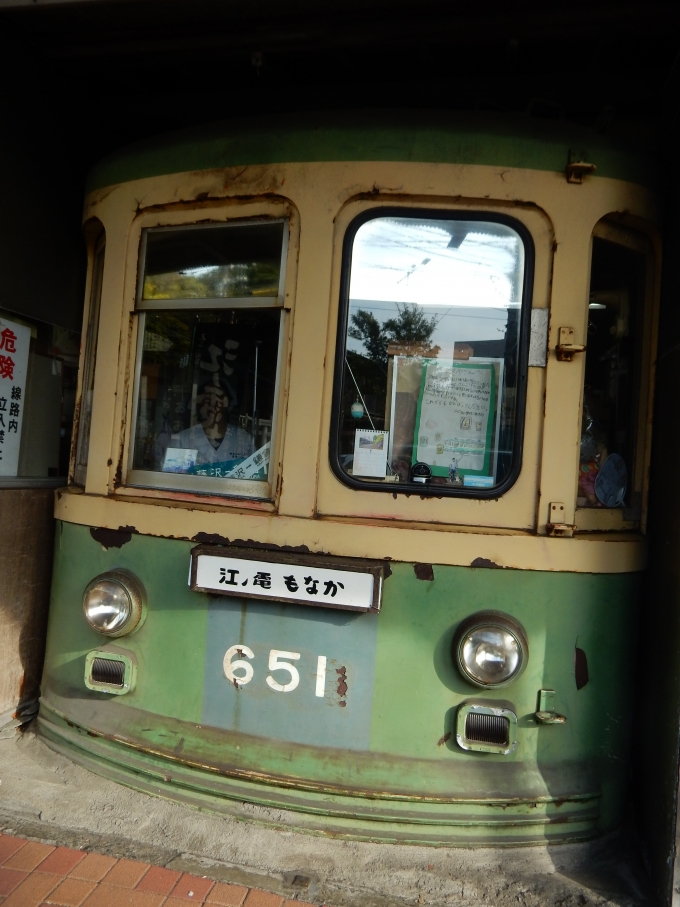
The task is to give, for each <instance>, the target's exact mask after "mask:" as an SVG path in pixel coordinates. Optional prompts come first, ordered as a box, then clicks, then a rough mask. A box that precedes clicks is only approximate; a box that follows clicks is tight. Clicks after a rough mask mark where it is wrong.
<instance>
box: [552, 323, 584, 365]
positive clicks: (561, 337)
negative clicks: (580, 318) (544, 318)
mask: <svg viewBox="0 0 680 907" xmlns="http://www.w3.org/2000/svg"><path fill="white" fill-rule="evenodd" d="M585 351H586V348H585V346H584V345H583V344H582V343H574V329H573V328H560V329H559V331H558V333H557V346H556V347H555V353H556V354H557V358H558V359H559V361H560V362H571V361H572V360H573V358H574V356H575V355H576V353H585Z"/></svg>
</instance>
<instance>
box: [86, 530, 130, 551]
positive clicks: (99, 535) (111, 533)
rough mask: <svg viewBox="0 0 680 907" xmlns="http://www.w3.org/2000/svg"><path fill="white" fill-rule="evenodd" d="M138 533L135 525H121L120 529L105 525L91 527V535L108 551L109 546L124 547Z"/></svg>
mask: <svg viewBox="0 0 680 907" xmlns="http://www.w3.org/2000/svg"><path fill="white" fill-rule="evenodd" d="M136 534H137V530H136V529H135V527H134V526H119V527H118V529H106V528H104V527H102V528H100V529H95V528H91V529H90V535H91V536H92V538H93V539H94V540H95V542H99V544H100V545H101V546H102V548H105V549H106V550H107V551H108V549H109V548H122V547H123V545H127V543H128V542H129V541H130V539H131V538H132V536H133V535H136Z"/></svg>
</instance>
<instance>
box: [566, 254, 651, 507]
mask: <svg viewBox="0 0 680 907" xmlns="http://www.w3.org/2000/svg"><path fill="white" fill-rule="evenodd" d="M645 277H646V256H645V255H644V254H643V253H642V252H638V251H634V250H633V249H630V248H627V247H625V246H622V245H618V244H616V243H614V242H609V241H608V240H604V239H600V238H594V239H593V255H592V268H591V277H590V300H589V306H588V341H587V353H586V364H585V384H584V389H583V421H582V429H581V431H582V433H581V448H580V462H579V476H578V498H577V504H578V506H579V507H623V506H624V505H626V504H628V503H630V501H629V498H630V485H631V480H632V470H633V466H634V453H635V427H636V421H637V419H636V417H637V411H638V403H639V401H638V394H637V388H638V387H639V382H640V358H641V353H642V333H643V325H642V317H643V308H644V306H643V302H644V292H645Z"/></svg>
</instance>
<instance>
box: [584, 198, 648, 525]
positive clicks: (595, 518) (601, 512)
mask: <svg viewBox="0 0 680 907" xmlns="http://www.w3.org/2000/svg"><path fill="white" fill-rule="evenodd" d="M645 227H647V229H645ZM595 239H602V240H604V241H605V242H609V243H612V244H614V245H618V246H621V247H622V248H625V249H630V250H631V251H633V252H637V253H639V254H640V255H644V257H645V267H646V273H645V281H644V291H643V299H642V330H643V335H642V337H641V338H640V361H639V369H640V382H639V387H638V388H637V405H636V406H635V410H634V413H635V416H634V427H633V431H634V435H635V440H634V445H633V462H632V463H631V464H630V467H629V485H630V488H629V493H630V495H631V497H630V502H629V504H627V505H626V506H624V507H579V506H578V505H577V503H576V501H577V498H578V475H577V477H576V482H575V494H574V525H575V531H576V532H579V533H583V532H636V531H639V532H645V530H646V522H647V499H648V493H649V460H650V448H651V419H652V414H653V392H654V364H653V363H654V350H655V345H656V326H655V320H656V307H657V299H656V295H657V292H656V286H657V269H658V264H657V259H658V255H657V249H656V244H655V242H654V237H653V235H652V234H651V233H650V232H649V225H645V224H637V223H635V224H631V223H628V222H626V221H621V220H619V219H617V218H616V217H615V216H613V215H605V216H604V217H602V218H600V220H598V221H597V223H596V224H595V226H594V227H593V229H592V232H591V235H590V249H591V254H590V259H591V265H590V268H591V270H590V272H589V275H588V285H589V286H590V280H591V274H592V247H593V240H595ZM588 302H589V301H588ZM588 302H586V325H587V319H588ZM584 336H587V333H586V334H584ZM587 355H588V351H587V350H586V352H585V354H584V358H583V365H582V375H581V390H580V399H579V422H578V424H579V425H580V424H581V422H582V419H583V405H584V389H585V374H586V372H585V368H586V358H587Z"/></svg>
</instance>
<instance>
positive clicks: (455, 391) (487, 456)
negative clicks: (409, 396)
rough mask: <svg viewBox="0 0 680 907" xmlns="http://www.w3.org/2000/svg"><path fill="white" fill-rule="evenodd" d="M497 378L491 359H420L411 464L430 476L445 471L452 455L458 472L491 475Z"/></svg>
mask: <svg viewBox="0 0 680 907" xmlns="http://www.w3.org/2000/svg"><path fill="white" fill-rule="evenodd" d="M495 379H496V372H495V368H494V365H493V363H492V362H465V361H459V360H454V359H423V375H422V381H421V384H420V394H419V396H418V409H417V412H416V431H415V436H414V439H413V462H414V463H417V462H421V463H427V464H428V466H429V467H430V469H431V470H432V475H434V476H448V475H449V470H450V468H451V465H452V462H453V461H454V460H455V466H456V468H457V470H458V473H459V475H462V476H466V475H470V476H490V475H491V471H490V469H491V466H492V458H491V442H492V436H493V423H494V413H495V410H496V380H495Z"/></svg>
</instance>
